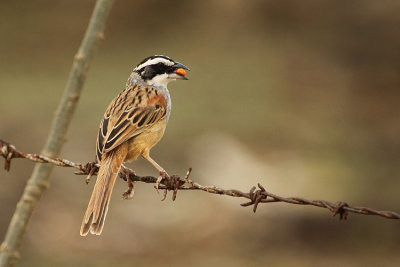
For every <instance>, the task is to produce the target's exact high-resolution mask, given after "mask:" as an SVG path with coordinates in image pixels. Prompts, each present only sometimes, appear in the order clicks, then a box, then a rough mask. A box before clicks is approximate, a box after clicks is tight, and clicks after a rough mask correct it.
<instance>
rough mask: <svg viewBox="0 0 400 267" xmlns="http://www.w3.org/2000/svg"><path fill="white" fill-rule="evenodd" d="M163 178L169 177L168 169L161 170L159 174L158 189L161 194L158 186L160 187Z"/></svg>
mask: <svg viewBox="0 0 400 267" xmlns="http://www.w3.org/2000/svg"><path fill="white" fill-rule="evenodd" d="M163 179H169V175H168V173H167V172H166V171H161V172H160V176H158V178H157V181H156V186H155V188H156V191H157V193H158V194H159V193H160V192H159V191H158V188H159V187H160V183H161V181H162V180H163Z"/></svg>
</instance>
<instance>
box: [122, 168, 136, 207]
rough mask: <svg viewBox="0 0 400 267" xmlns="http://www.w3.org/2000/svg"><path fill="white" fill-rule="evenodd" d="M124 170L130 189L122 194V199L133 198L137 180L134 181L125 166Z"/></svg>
mask: <svg viewBox="0 0 400 267" xmlns="http://www.w3.org/2000/svg"><path fill="white" fill-rule="evenodd" d="M122 171H123V172H124V173H125V177H126V183H127V184H128V189H127V190H126V191H125V192H124V193H123V194H122V199H123V200H128V199H132V198H133V195H134V194H135V186H136V182H132V180H131V178H130V173H129V170H128V168H126V167H125V166H123V168H122Z"/></svg>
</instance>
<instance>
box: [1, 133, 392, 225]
mask: <svg viewBox="0 0 400 267" xmlns="http://www.w3.org/2000/svg"><path fill="white" fill-rule="evenodd" d="M0 154H1V156H2V157H3V158H4V159H5V163H4V168H5V170H7V171H9V170H10V167H11V160H12V159H13V158H25V159H28V160H31V161H34V162H39V163H50V164H54V165H56V166H60V167H73V168H75V169H78V172H75V174H78V175H88V177H87V178H86V181H87V182H89V179H90V177H91V176H92V175H96V174H97V171H98V168H99V167H100V166H99V164H98V163H95V162H88V163H86V164H82V163H75V162H73V161H70V160H66V159H60V158H51V157H47V156H44V155H37V154H28V153H24V152H21V151H19V150H17V149H16V148H15V146H13V145H11V144H9V143H8V142H5V141H3V140H1V139H0ZM191 171H192V169H191V168H190V169H189V170H188V171H187V173H186V175H185V177H183V178H181V177H179V176H178V175H172V176H171V177H169V178H168V179H163V180H162V181H161V185H160V187H159V188H160V189H163V190H164V198H163V199H162V200H164V199H165V198H166V196H167V191H173V195H172V200H175V199H176V195H177V192H178V190H198V191H204V192H207V193H211V194H217V195H225V196H230V197H238V198H246V199H248V200H249V201H248V202H246V203H242V204H240V205H241V206H243V207H247V206H253V211H254V212H256V210H257V207H258V205H259V204H260V203H276V202H283V203H287V204H294V205H309V206H315V207H319V208H325V209H328V210H329V211H330V212H331V213H333V216H335V215H339V218H340V219H341V220H342V219H347V217H348V214H349V213H357V214H362V215H375V216H380V217H382V218H386V219H397V220H399V219H400V214H399V213H396V212H394V211H386V210H375V209H372V208H368V207H353V206H350V205H349V204H347V203H346V202H337V203H332V202H329V201H326V200H308V199H305V198H300V197H282V196H278V195H275V194H272V193H270V192H267V191H266V190H265V188H264V187H263V186H262V185H261V184H258V185H257V186H258V189H257V188H256V187H255V186H253V187H252V188H251V189H250V191H249V192H248V193H245V192H242V191H240V190H236V189H230V190H226V189H222V188H219V187H216V186H204V185H201V184H199V183H197V182H194V181H193V180H191V179H190V178H189V176H190V174H191ZM119 177H120V178H122V179H124V180H125V181H126V180H127V179H130V180H131V181H132V182H144V183H153V184H155V183H156V182H157V177H154V176H138V175H136V173H135V172H134V171H133V170H131V169H129V168H127V167H125V166H122V169H121V171H120V173H119Z"/></svg>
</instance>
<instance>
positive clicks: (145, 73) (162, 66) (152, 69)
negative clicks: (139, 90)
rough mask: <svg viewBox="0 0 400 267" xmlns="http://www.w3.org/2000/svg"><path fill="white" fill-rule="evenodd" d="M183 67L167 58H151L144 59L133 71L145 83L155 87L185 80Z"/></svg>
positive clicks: (157, 56)
mask: <svg viewBox="0 0 400 267" xmlns="http://www.w3.org/2000/svg"><path fill="white" fill-rule="evenodd" d="M186 70H189V68H187V67H186V66H185V65H183V64H181V63H179V62H176V61H175V60H173V59H171V58H169V57H167V56H161V55H156V56H151V57H147V58H145V59H144V60H143V61H142V62H140V63H139V64H138V65H137V66H136V68H135V69H134V70H133V71H134V72H136V73H137V74H138V75H139V76H140V77H141V78H142V79H143V81H145V82H146V83H148V84H150V85H156V86H166V85H167V84H168V83H169V82H170V81H174V80H177V79H179V80H187V78H186Z"/></svg>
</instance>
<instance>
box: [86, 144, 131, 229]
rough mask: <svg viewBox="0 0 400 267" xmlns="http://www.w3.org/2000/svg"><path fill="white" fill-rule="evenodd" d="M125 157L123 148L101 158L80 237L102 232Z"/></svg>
mask: <svg viewBox="0 0 400 267" xmlns="http://www.w3.org/2000/svg"><path fill="white" fill-rule="evenodd" d="M125 156H126V150H125V149H123V148H121V149H117V150H116V151H112V152H110V153H107V154H106V155H104V156H103V158H102V160H101V164H100V169H99V172H98V174H97V180H96V184H95V186H94V189H93V193H92V196H91V197H90V201H89V205H88V208H87V210H86V213H85V216H84V218H83V222H82V226H81V231H80V234H81V236H86V235H87V234H88V232H89V231H90V232H91V233H92V234H95V235H100V234H101V232H102V231H103V226H104V220H105V218H106V215H107V211H108V205H109V203H110V198H111V193H112V190H113V187H114V183H115V180H116V178H117V176H118V172H119V170H120V168H121V165H122V163H123V161H124V159H125Z"/></svg>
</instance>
